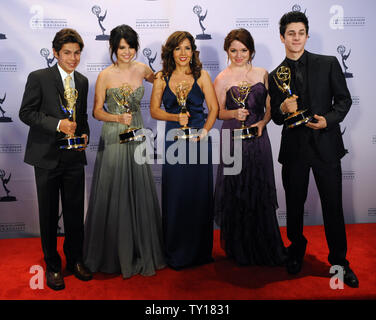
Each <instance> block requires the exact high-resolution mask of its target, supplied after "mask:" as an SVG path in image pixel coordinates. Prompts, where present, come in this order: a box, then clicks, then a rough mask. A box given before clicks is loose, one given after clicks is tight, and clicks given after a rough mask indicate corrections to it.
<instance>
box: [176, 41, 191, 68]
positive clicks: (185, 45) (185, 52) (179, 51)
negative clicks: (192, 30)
mask: <svg viewBox="0 0 376 320" xmlns="http://www.w3.org/2000/svg"><path fill="white" fill-rule="evenodd" d="M192 55H193V52H192V46H191V42H190V41H189V40H188V39H187V38H186V39H184V40H183V41H182V42H180V43H179V45H178V46H177V47H176V48H175V49H174V51H173V58H174V61H175V65H176V66H180V67H185V66H187V65H189V62H190V60H191V58H192Z"/></svg>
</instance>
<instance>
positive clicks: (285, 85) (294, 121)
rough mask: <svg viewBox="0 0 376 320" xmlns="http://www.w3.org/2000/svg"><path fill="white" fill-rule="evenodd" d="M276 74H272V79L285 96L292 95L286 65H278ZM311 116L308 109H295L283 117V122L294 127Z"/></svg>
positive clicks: (289, 75)
mask: <svg viewBox="0 0 376 320" xmlns="http://www.w3.org/2000/svg"><path fill="white" fill-rule="evenodd" d="M276 76H277V78H276V77H275V76H273V79H274V81H275V83H276V85H277V87H278V88H279V90H281V91H282V92H283V93H284V94H286V96H287V97H288V98H289V97H292V96H293V94H292V93H291V89H290V82H291V70H290V68H289V67H287V66H280V67H279V68H278V69H277V72H276ZM312 118H313V116H312V114H311V112H310V111H309V110H308V109H304V110H297V111H295V112H294V113H289V114H287V117H286V118H285V120H284V121H285V124H286V126H287V128H289V129H290V128H294V127H297V126H300V125H302V124H305V123H307V122H309V121H310V120H312Z"/></svg>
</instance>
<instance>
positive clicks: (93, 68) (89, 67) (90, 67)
mask: <svg viewBox="0 0 376 320" xmlns="http://www.w3.org/2000/svg"><path fill="white" fill-rule="evenodd" d="M109 65H110V63H108V62H88V63H86V71H87V72H101V71H102V70H104V69H106V68H107V67H108V66H109Z"/></svg>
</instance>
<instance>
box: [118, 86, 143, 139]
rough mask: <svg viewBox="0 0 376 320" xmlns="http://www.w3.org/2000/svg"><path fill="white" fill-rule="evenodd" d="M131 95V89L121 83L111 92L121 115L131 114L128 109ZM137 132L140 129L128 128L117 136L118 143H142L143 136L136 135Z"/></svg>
mask: <svg viewBox="0 0 376 320" xmlns="http://www.w3.org/2000/svg"><path fill="white" fill-rule="evenodd" d="M132 93H133V89H132V87H131V86H130V85H129V84H128V83H123V84H122V85H121V87H120V88H119V89H118V91H114V92H112V97H113V98H114V100H115V102H116V103H117V105H118V106H119V107H120V109H121V110H122V111H123V112H122V113H124V112H125V113H131V109H130V107H129V98H130V96H131V95H132ZM127 127H128V126H127ZM138 130H140V128H132V127H130V128H129V127H128V128H127V129H125V130H124V131H123V132H121V133H120V134H119V140H120V141H119V142H120V143H126V142H130V141H143V140H144V138H145V135H143V134H140V133H138V132H137V131H138Z"/></svg>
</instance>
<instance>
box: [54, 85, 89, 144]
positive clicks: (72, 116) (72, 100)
mask: <svg viewBox="0 0 376 320" xmlns="http://www.w3.org/2000/svg"><path fill="white" fill-rule="evenodd" d="M77 97H78V91H77V90H76V89H74V88H67V89H65V90H64V99H65V100H66V101H67V106H66V107H64V106H63V104H62V103H61V99H60V103H61V108H62V109H63V110H64V112H66V113H69V120H70V121H73V122H76V101H77ZM58 145H59V148H60V149H67V150H70V149H81V148H85V147H86V144H85V138H83V137H78V136H75V135H69V134H67V135H66V136H65V137H64V138H63V139H60V140H59V141H58Z"/></svg>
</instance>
